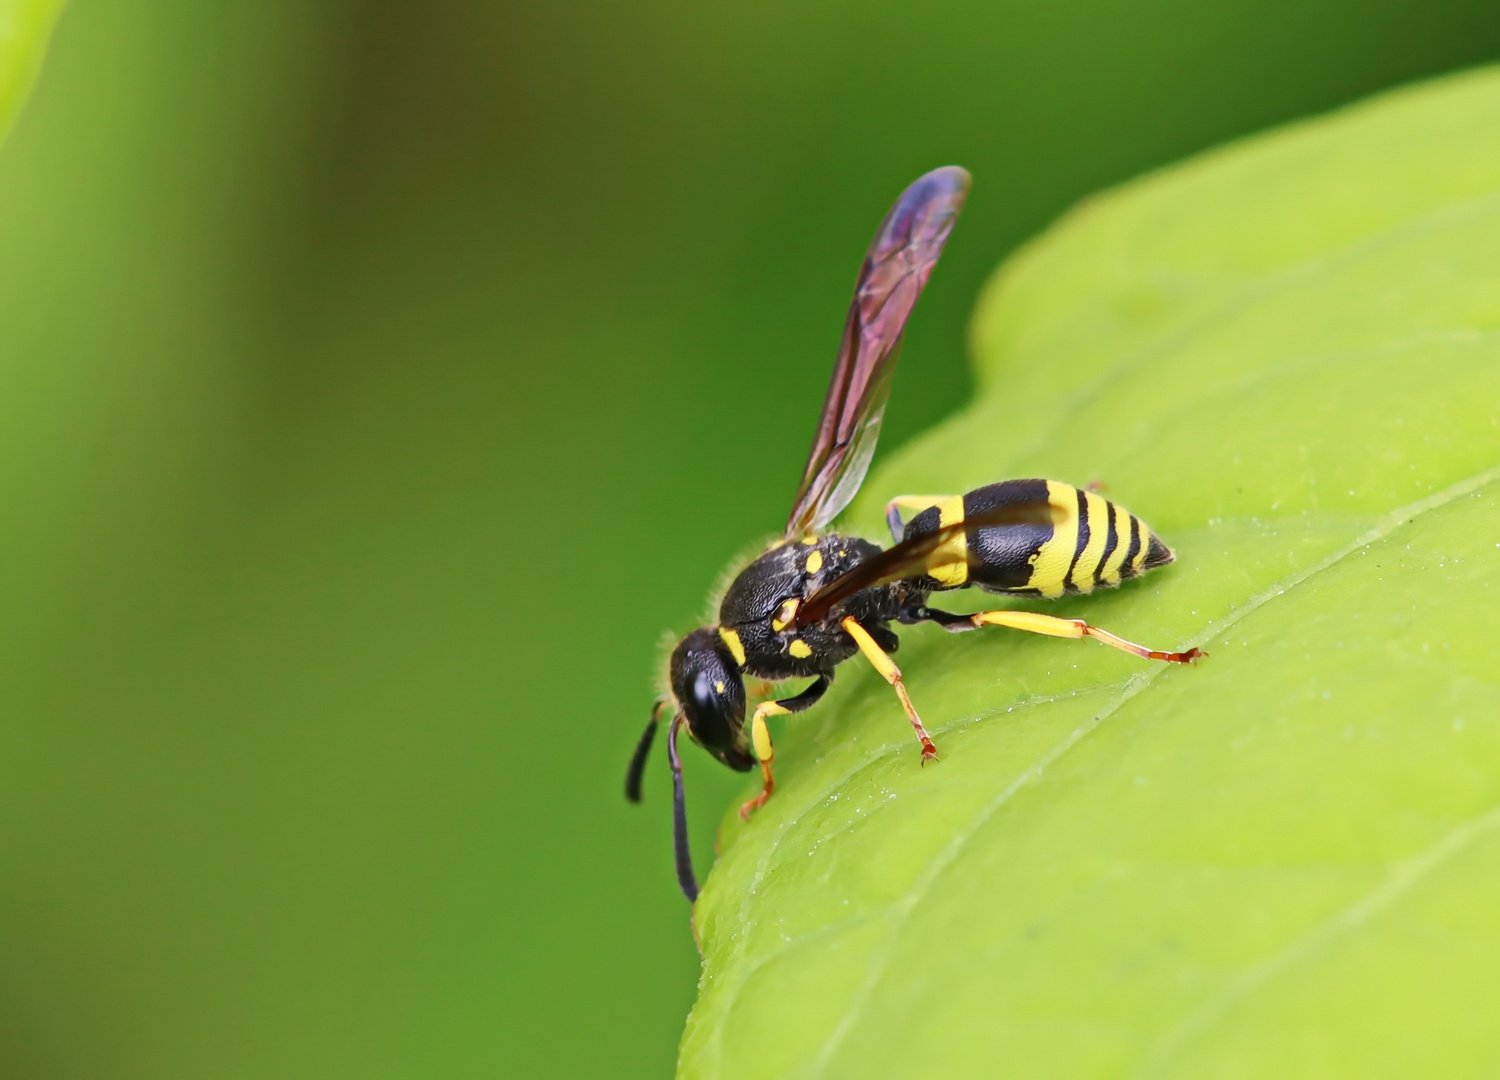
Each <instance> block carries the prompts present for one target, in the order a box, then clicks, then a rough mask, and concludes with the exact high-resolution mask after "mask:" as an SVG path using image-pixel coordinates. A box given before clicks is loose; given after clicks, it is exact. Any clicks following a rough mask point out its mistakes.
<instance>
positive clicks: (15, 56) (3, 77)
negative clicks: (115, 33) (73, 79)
mask: <svg viewBox="0 0 1500 1080" xmlns="http://www.w3.org/2000/svg"><path fill="white" fill-rule="evenodd" d="M62 7H63V5H62V0H0V139H4V138H5V135H6V134H7V133H8V132H9V131H10V126H11V124H12V122H14V120H15V117H16V113H17V112H19V111H20V108H21V103H22V102H24V101H25V100H26V94H27V92H28V91H30V89H31V84H32V83H33V82H35V81H36V75H37V72H38V71H39V70H40V69H41V66H42V57H43V55H44V54H45V53H46V51H47V40H48V38H50V37H51V35H52V27H53V25H54V24H55V23H56V22H57V17H58V15H59V14H61V13H62Z"/></svg>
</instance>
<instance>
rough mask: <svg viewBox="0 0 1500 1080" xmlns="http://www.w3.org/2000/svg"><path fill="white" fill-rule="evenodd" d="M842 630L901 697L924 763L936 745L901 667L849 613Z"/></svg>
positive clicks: (934, 751)
mask: <svg viewBox="0 0 1500 1080" xmlns="http://www.w3.org/2000/svg"><path fill="white" fill-rule="evenodd" d="M840 625H841V626H843V628H844V632H845V633H847V634H848V635H849V636H850V637H852V638H853V639H854V643H855V644H856V645H858V646H859V651H860V652H862V653H864V654H865V659H866V660H868V661H870V663H871V664H872V665H873V666H874V668H875V670H876V671H878V672H880V674H881V675H883V676H884V677H885V681H886V682H888V683H890V684H891V687H892V688H893V689H894V690H895V691H896V696H897V697H898V698H900V699H901V707H902V708H903V709H905V710H906V718H907V719H908V720H910V721H911V728H912V730H913V731H915V732H916V733H917V738H918V739H919V740H921V743H922V763H923V764H924V765H925V764H926V763H927V762H928V761H932V760H934V759H935V758H936V757H937V747H936V746H933V745H932V740H931V739H930V738H928V737H927V729H926V728H924V727H923V726H922V718H921V717H920V716H918V715H917V710H916V709H915V708H914V707H913V706H912V703H911V697H910V696H909V695H908V694H907V692H906V684H905V683H904V682H902V681H901V669H900V668H898V667H897V666H896V661H894V660H892V659H891V658H890V657H889V656H888V655H886V652H885V650H884V649H882V648H881V647H880V646H879V645H877V644H875V639H874V638H872V637H871V636H870V632H869V631H868V630H866V629H865V628H864V627H863V626H860V625H859V623H858V622H856V621H855V619H854V617H853V616H852V615H851V616H849V617H848V618H846V619H844V621H843V622H842V623H841V624H840Z"/></svg>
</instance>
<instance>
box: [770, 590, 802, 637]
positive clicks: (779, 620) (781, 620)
mask: <svg viewBox="0 0 1500 1080" xmlns="http://www.w3.org/2000/svg"><path fill="white" fill-rule="evenodd" d="M800 604H801V601H800V600H798V599H797V598H796V597H795V596H794V597H792V598H791V599H790V600H783V601H782V602H781V607H779V608H778V609H777V610H776V618H774V619H772V620H771V629H772V630H775V631H776V632H777V633H778V634H779V633H781V632H782V631H783V630H785V629H786V628H787V627H788V626H791V625H792V620H793V619H795V618H796V617H797V608H798V606H799V605H800Z"/></svg>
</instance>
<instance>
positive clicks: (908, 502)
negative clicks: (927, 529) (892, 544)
mask: <svg viewBox="0 0 1500 1080" xmlns="http://www.w3.org/2000/svg"><path fill="white" fill-rule="evenodd" d="M951 498H953V496H952V495H897V496H896V497H895V498H894V499H892V500H891V501H890V502H888V503H886V504H885V521H886V524H887V525H889V526H890V529H891V538H892V539H894V540H897V541H899V540H900V539H901V534H902V532H903V531H904V530H905V528H906V527H905V526H904V525H903V524H902V522H901V511H903V510H917V511H921V510H926V509H927V508H928V507H929V506H936V505H937V504H938V503H940V502H946V501H947V500H949V499H951Z"/></svg>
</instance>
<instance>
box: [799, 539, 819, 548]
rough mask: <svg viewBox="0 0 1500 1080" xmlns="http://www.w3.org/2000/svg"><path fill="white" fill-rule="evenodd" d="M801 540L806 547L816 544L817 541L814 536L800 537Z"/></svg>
mask: <svg viewBox="0 0 1500 1080" xmlns="http://www.w3.org/2000/svg"><path fill="white" fill-rule="evenodd" d="M802 542H803V543H804V544H806V545H807V546H808V547H812V546H813V545H814V544H816V543H817V542H818V538H817V537H816V536H804V537H803V538H802Z"/></svg>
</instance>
